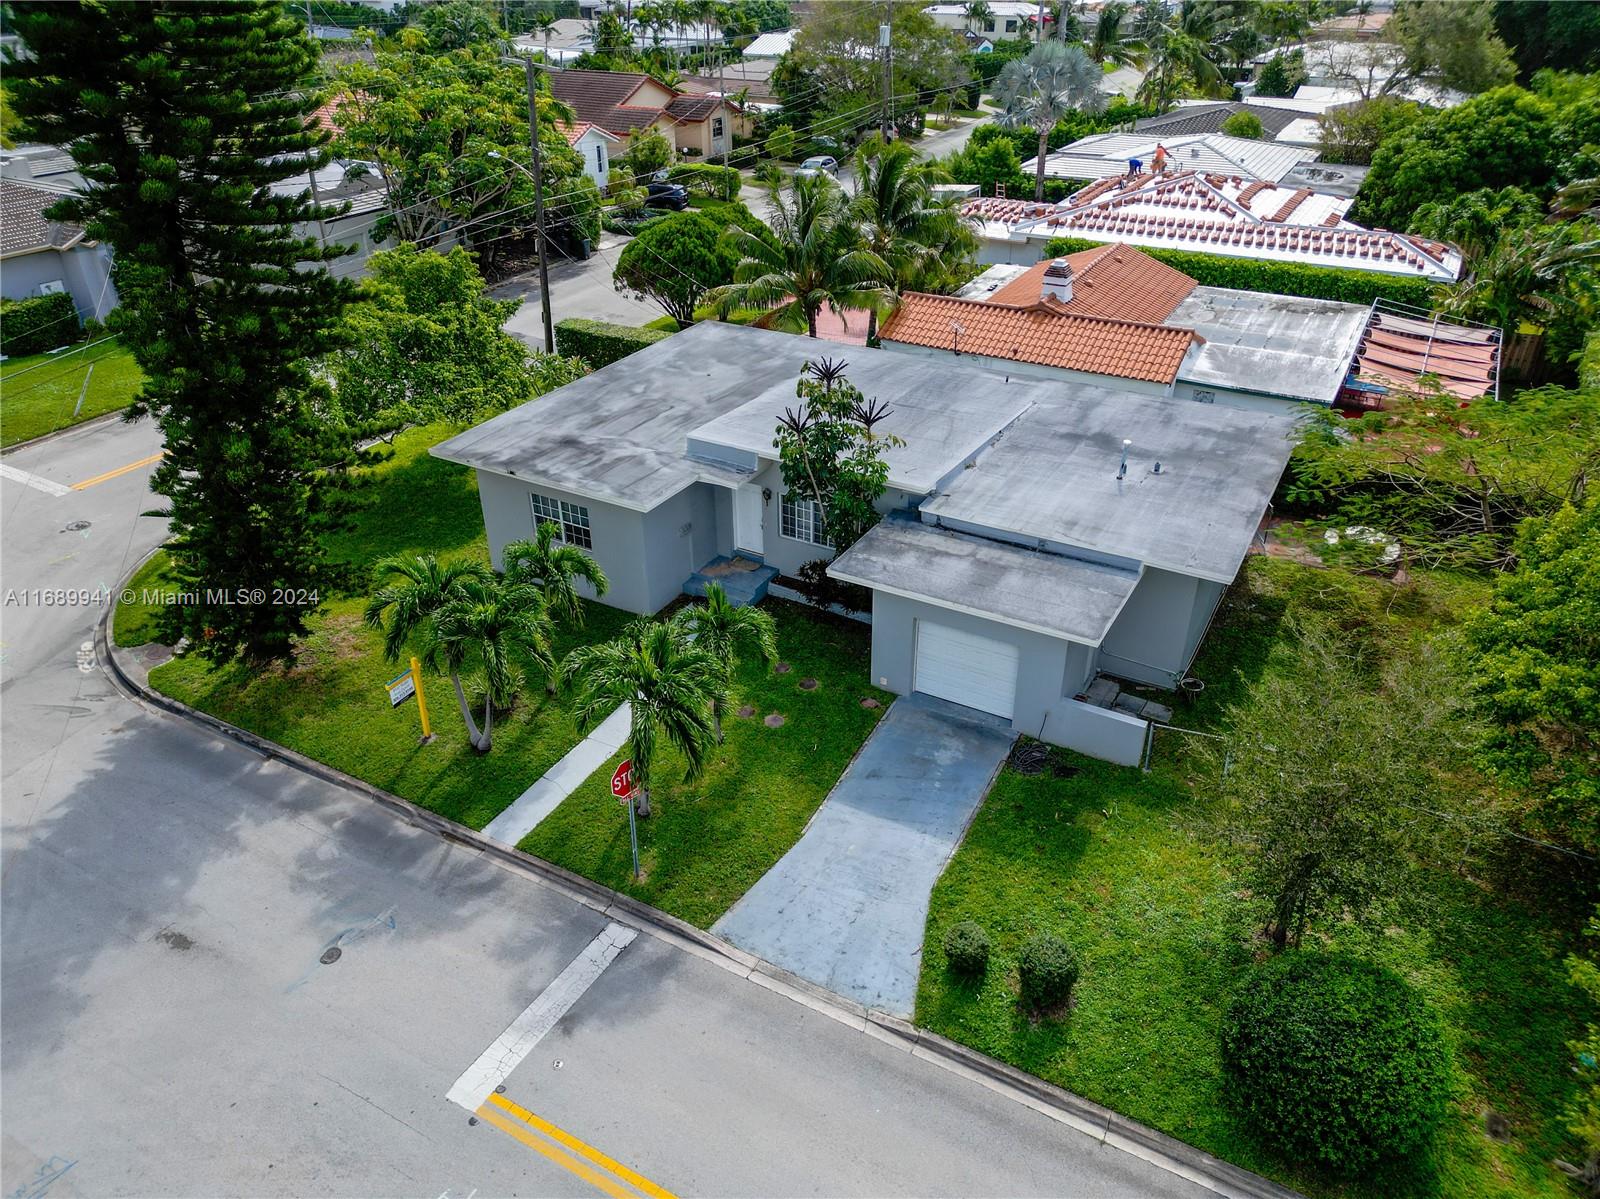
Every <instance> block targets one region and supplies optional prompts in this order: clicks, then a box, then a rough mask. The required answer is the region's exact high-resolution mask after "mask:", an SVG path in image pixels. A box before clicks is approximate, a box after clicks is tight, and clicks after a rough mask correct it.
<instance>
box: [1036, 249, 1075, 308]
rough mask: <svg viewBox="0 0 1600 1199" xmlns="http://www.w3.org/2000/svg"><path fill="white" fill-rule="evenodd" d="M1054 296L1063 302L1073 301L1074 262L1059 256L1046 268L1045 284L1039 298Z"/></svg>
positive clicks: (1044, 298) (1045, 298)
mask: <svg viewBox="0 0 1600 1199" xmlns="http://www.w3.org/2000/svg"><path fill="white" fill-rule="evenodd" d="M1052 297H1054V298H1055V299H1057V300H1059V301H1061V303H1063V304H1070V303H1072V264H1071V263H1070V262H1068V261H1067V260H1066V259H1065V258H1057V259H1056V260H1055V261H1054V262H1052V263H1051V264H1050V265H1049V266H1047V267H1045V268H1044V286H1043V287H1042V288H1041V295H1040V297H1039V298H1040V299H1041V300H1047V299H1050V298H1052Z"/></svg>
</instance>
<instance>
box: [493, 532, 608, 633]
mask: <svg viewBox="0 0 1600 1199" xmlns="http://www.w3.org/2000/svg"><path fill="white" fill-rule="evenodd" d="M560 537H561V527H560V526H559V525H557V524H556V522H555V521H553V520H545V521H540V522H539V527H538V528H537V529H536V530H534V534H533V540H532V541H512V542H508V543H507V544H506V548H505V551H504V553H503V554H502V556H501V557H502V561H504V562H505V565H506V580H507V581H508V582H512V583H527V584H529V585H531V586H536V587H538V588H539V590H540V592H541V593H543V595H544V603H545V607H546V608H548V609H549V610H550V614H551V615H552V616H554V617H555V618H556V619H557V620H567V621H571V622H572V623H573V624H579V625H581V624H582V623H583V600H582V598H581V597H580V596H579V595H578V580H579V579H582V580H583V581H584V582H585V583H587V584H589V586H590V588H591V589H592V590H593V591H594V593H595V595H596V597H599V596H602V595H604V594H605V593H606V591H607V589H608V588H609V587H610V586H611V583H610V580H608V579H607V578H606V572H605V571H603V570H601V569H600V564H599V563H598V562H596V561H595V560H594V559H593V558H591V557H590V556H589V555H588V554H586V553H584V552H583V551H582V550H581V549H579V548H578V547H577V546H575V545H568V544H567V543H565V542H563V541H561V540H560Z"/></svg>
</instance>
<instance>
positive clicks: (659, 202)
mask: <svg viewBox="0 0 1600 1199" xmlns="http://www.w3.org/2000/svg"><path fill="white" fill-rule="evenodd" d="M644 203H645V207H646V208H671V209H673V210H675V211H677V212H682V211H683V210H684V209H685V208H687V207H689V192H688V189H687V188H685V187H684V186H683V184H681V183H668V182H666V181H665V180H657V179H652V180H651V181H650V182H649V183H646V184H645V185H644Z"/></svg>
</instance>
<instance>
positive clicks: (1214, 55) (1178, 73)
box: [1136, 0, 1229, 109]
mask: <svg viewBox="0 0 1600 1199" xmlns="http://www.w3.org/2000/svg"><path fill="white" fill-rule="evenodd" d="M1140 23H1141V26H1142V29H1143V32H1142V33H1141V35H1140V36H1141V39H1142V40H1143V41H1144V42H1145V44H1146V45H1147V46H1148V47H1149V67H1150V69H1149V71H1148V72H1147V73H1146V74H1145V77H1144V80H1143V81H1142V82H1141V83H1140V84H1139V91H1138V94H1137V96H1136V99H1137V100H1138V101H1139V102H1140V103H1141V104H1150V105H1153V106H1154V107H1155V108H1157V109H1164V108H1166V107H1167V105H1169V104H1171V103H1172V101H1173V100H1175V99H1177V97H1178V92H1179V88H1180V87H1181V86H1182V84H1183V82H1184V80H1185V79H1186V78H1187V79H1191V80H1193V81H1194V84H1195V86H1196V87H1198V88H1199V89H1200V90H1201V92H1203V93H1204V94H1206V95H1208V96H1224V95H1227V94H1228V92H1229V87H1228V84H1227V82H1226V81H1225V80H1224V79H1223V78H1222V70H1221V68H1220V67H1219V66H1218V64H1219V63H1221V62H1223V61H1225V60H1226V59H1227V57H1228V50H1227V46H1226V38H1227V33H1228V29H1227V26H1226V25H1225V23H1224V22H1223V20H1222V18H1221V15H1220V11H1219V10H1218V9H1217V7H1216V6H1215V5H1214V4H1211V3H1207V2H1204V0H1183V2H1182V3H1180V4H1179V5H1178V7H1177V9H1176V10H1175V11H1167V10H1165V9H1159V10H1158V9H1156V8H1153V7H1150V6H1147V10H1146V11H1144V12H1143V13H1142V14H1141V18H1140Z"/></svg>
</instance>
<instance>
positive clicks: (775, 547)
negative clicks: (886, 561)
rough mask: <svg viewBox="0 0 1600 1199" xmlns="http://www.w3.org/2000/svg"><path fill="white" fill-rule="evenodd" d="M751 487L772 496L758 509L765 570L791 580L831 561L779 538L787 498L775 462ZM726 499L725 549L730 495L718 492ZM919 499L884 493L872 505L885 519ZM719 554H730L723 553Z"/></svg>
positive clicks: (816, 549)
mask: <svg viewBox="0 0 1600 1199" xmlns="http://www.w3.org/2000/svg"><path fill="white" fill-rule="evenodd" d="M750 482H751V484H753V485H754V486H757V487H764V488H766V489H767V490H769V491H771V492H772V498H771V499H770V500H767V501H766V502H765V503H763V504H762V506H761V539H762V542H763V549H762V554H761V560H762V561H763V562H765V563H766V564H767V565H768V566H776V567H777V568H778V570H779V571H780V572H782V573H783V574H786V575H788V576H789V577H790V578H793V577H795V576H796V575H797V574H798V573H799V570H800V568H801V567H802V566H804V565H805V564H806V563H807V562H814V561H816V560H817V559H818V558H826V559H828V560H829V561H832V559H833V558H834V552H833V550H832V549H831V548H829V547H828V546H825V545H815V544H813V543H811V542H809V541H797V540H795V539H794V538H792V537H785V536H784V535H783V509H782V507H781V506H780V505H781V504H782V501H783V497H784V496H785V495H787V494H788V489H787V488H786V487H785V486H784V484H783V468H782V467H781V466H779V465H778V464H777V463H776V462H768V463H766V464H765V465H764V466H763V467H762V468H761V469H760V470H758V471H757V472H756V473H755V474H754V475H753V476H751V479H750ZM718 490H720V491H722V492H723V493H724V495H726V496H727V497H728V498H727V500H726V501H725V502H726V504H727V505H728V507H727V514H726V515H725V516H724V517H723V523H722V525H721V526H720V528H721V530H722V543H723V544H724V545H727V546H729V547H731V546H732V543H733V509H732V503H733V500H732V494H733V493H732V492H730V491H728V489H727V488H719V489H718ZM919 498H920V497H917V496H912V495H909V494H907V493H906V492H904V491H896V490H892V489H891V490H889V491H885V492H884V493H883V495H882V496H881V497H879V499H878V503H877V505H876V507H877V509H878V511H879V512H881V513H883V514H885V515H887V514H889V513H890V512H894V511H896V510H898V509H901V508H909V507H911V506H912V504H913V503H915V502H916V500H917V499H919ZM720 552H721V553H728V552H730V551H729V549H723V550H721V551H720Z"/></svg>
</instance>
